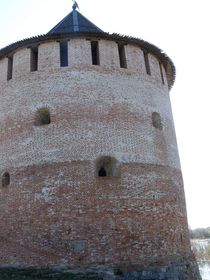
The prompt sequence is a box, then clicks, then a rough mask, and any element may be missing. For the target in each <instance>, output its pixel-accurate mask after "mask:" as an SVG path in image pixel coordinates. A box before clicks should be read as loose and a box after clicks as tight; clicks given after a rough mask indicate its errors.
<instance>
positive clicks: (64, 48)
mask: <svg viewBox="0 0 210 280" xmlns="http://www.w3.org/2000/svg"><path fill="white" fill-rule="evenodd" d="M60 65H61V67H66V66H68V42H60Z"/></svg>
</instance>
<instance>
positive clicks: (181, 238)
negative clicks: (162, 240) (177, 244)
mask: <svg viewBox="0 0 210 280" xmlns="http://www.w3.org/2000/svg"><path fill="white" fill-rule="evenodd" d="M180 241H181V242H183V235H182V233H181V234H180Z"/></svg>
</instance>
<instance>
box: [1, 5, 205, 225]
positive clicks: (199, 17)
mask: <svg viewBox="0 0 210 280" xmlns="http://www.w3.org/2000/svg"><path fill="white" fill-rule="evenodd" d="M77 2H78V4H79V6H80V12H81V13H82V14H83V15H84V16H86V17H87V18H88V19H89V20H91V21H92V22H93V23H95V24H96V25H97V26H98V27H100V28H101V29H103V30H104V31H106V32H110V33H120V34H125V35H131V36H135V37H138V38H141V39H144V40H146V41H149V42H150V43H152V44H154V45H156V46H158V47H159V48H161V49H163V50H164V51H165V52H166V53H167V54H168V55H169V56H170V57H171V59H172V60H173V62H174V64H175V66H176V69H177V78H176V81H175V85H174V87H173V89H172V90H171V92H170V96H171V102H172V108H173V113H174V121H175V127H176V132H177V140H178V147H179V154H180V159H181V164H182V171H183V176H184V182H185V193H186V200H187V209H188V220H189V225H190V226H191V227H192V228H196V227H207V226H210V217H209V213H210V184H209V181H210V179H209V177H210V170H209V169H208V168H209V157H210V146H209V143H210V135H209V123H210V112H209V94H210V83H209V80H210V77H209V72H210V71H209V67H208V66H209V64H210V52H209V50H210V40H209V38H208V37H209V28H210V15H209V3H208V2H209V1H208V0H146V1H145V0H144V1H141V0H129V1H125V0H78V1H77ZM71 7H72V1H71V0H0V48H3V47H4V46H6V45H8V44H10V43H13V42H15V41H18V40H21V39H24V38H28V37H31V36H34V35H40V34H45V33H46V32H48V31H49V30H50V29H51V28H52V27H54V26H55V25H56V24H57V23H58V22H59V21H60V20H61V19H62V18H63V17H64V16H66V15H67V14H68V13H69V12H70V11H71Z"/></svg>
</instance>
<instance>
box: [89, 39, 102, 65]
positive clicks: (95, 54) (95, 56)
mask: <svg viewBox="0 0 210 280" xmlns="http://www.w3.org/2000/svg"><path fill="white" fill-rule="evenodd" d="M91 54H92V64H93V65H100V60H99V46H98V42H97V41H91Z"/></svg>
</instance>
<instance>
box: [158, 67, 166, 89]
mask: <svg viewBox="0 0 210 280" xmlns="http://www.w3.org/2000/svg"><path fill="white" fill-rule="evenodd" d="M159 66H160V76H161V80H162V84H163V85H165V81H164V76H163V68H162V64H161V63H160V62H159Z"/></svg>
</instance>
